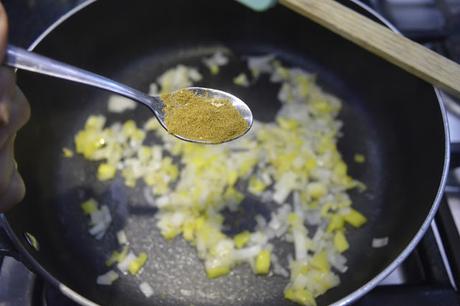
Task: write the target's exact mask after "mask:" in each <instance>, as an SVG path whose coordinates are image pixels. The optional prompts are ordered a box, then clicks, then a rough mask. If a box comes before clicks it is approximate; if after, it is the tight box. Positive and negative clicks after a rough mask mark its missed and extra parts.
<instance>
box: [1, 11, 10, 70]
mask: <svg viewBox="0 0 460 306" xmlns="http://www.w3.org/2000/svg"><path fill="white" fill-rule="evenodd" d="M7 42H8V16H7V15H6V12H5V9H4V8H3V5H2V4H1V2H0V62H3V58H4V56H5V49H6V45H7Z"/></svg>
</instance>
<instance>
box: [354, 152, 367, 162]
mask: <svg viewBox="0 0 460 306" xmlns="http://www.w3.org/2000/svg"><path fill="white" fill-rule="evenodd" d="M354 160H355V162H356V163H358V164H362V163H364V162H365V161H366V158H365V157H364V155H363V154H355V156H354Z"/></svg>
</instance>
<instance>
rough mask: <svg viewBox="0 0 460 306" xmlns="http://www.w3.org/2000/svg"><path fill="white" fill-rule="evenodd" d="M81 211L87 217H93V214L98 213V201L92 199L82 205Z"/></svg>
mask: <svg viewBox="0 0 460 306" xmlns="http://www.w3.org/2000/svg"><path fill="white" fill-rule="evenodd" d="M81 209H82V210H83V212H84V213H85V215H91V214H92V213H93V212H95V211H97V202H96V200H94V199H92V198H91V199H88V200H86V201H85V202H83V203H81Z"/></svg>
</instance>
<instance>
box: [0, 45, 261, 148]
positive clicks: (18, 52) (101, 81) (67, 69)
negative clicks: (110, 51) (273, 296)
mask: <svg viewBox="0 0 460 306" xmlns="http://www.w3.org/2000/svg"><path fill="white" fill-rule="evenodd" d="M4 64H5V65H7V66H10V67H13V68H18V69H22V70H27V71H31V72H35V73H40V74H45V75H49V76H52V77H56V78H60V79H65V80H69V81H74V82H77V83H83V84H87V85H90V86H94V87H98V88H101V89H105V90H108V91H111V92H115V93H117V94H120V95H122V96H125V97H128V98H130V99H133V100H135V101H136V102H139V103H142V104H144V105H145V106H147V107H148V108H149V109H150V110H151V111H152V112H153V113H154V114H155V117H156V118H157V119H158V121H159V122H160V124H161V125H162V126H163V127H164V128H165V129H166V130H168V127H167V126H166V123H165V113H164V112H163V105H164V103H163V101H162V100H161V99H160V97H159V96H149V95H147V94H145V93H143V92H141V91H138V90H136V89H134V88H131V87H129V86H126V85H124V84H121V83H118V82H115V81H113V80H111V79H108V78H105V77H103V76H100V75H97V74H95V73H92V72H89V71H86V70H83V69H80V68H77V67H73V66H71V65H67V64H64V63H61V62H58V61H56V60H53V59H50V58H47V57H45V56H42V55H38V54H36V53H33V52H29V51H27V50H24V49H21V48H18V47H15V46H11V45H9V46H8V47H7V49H6V59H5V62H4ZM187 89H190V90H193V91H194V92H197V93H199V94H203V95H207V96H208V97H210V98H224V99H228V100H229V101H230V102H231V103H232V104H233V106H234V107H235V108H236V109H237V110H238V111H239V113H240V114H241V116H242V117H243V118H244V120H246V122H247V123H248V128H247V129H246V130H245V131H243V132H242V133H241V134H240V135H235V137H233V138H231V139H227V140H226V141H231V140H234V139H236V138H239V137H241V136H243V135H244V134H246V132H247V131H248V130H249V129H250V128H251V126H252V122H253V117H252V112H251V110H250V109H249V107H248V106H247V105H246V103H244V102H243V101H242V100H241V99H239V98H238V97H235V96H234V95H232V94H230V93H228V92H225V91H221V90H217V89H211V88H203V87H189V88H187ZM173 135H174V136H176V137H177V138H180V139H182V140H186V141H190V142H196V143H207V144H212V143H213V142H212V141H207V140H201V139H189V138H186V137H183V136H181V135H177V134H173Z"/></svg>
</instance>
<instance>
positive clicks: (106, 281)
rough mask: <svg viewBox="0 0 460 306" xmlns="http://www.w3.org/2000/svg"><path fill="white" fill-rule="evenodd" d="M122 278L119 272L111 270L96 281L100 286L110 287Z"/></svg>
mask: <svg viewBox="0 0 460 306" xmlns="http://www.w3.org/2000/svg"><path fill="white" fill-rule="evenodd" d="M119 277H120V276H119V275H118V273H117V272H115V271H113V270H110V271H108V272H107V273H105V274H102V275H99V276H98V277H97V279H96V283H97V284H98V285H103V286H110V285H112V284H113V282H114V281H116V280H117V279H118V278H119Z"/></svg>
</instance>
